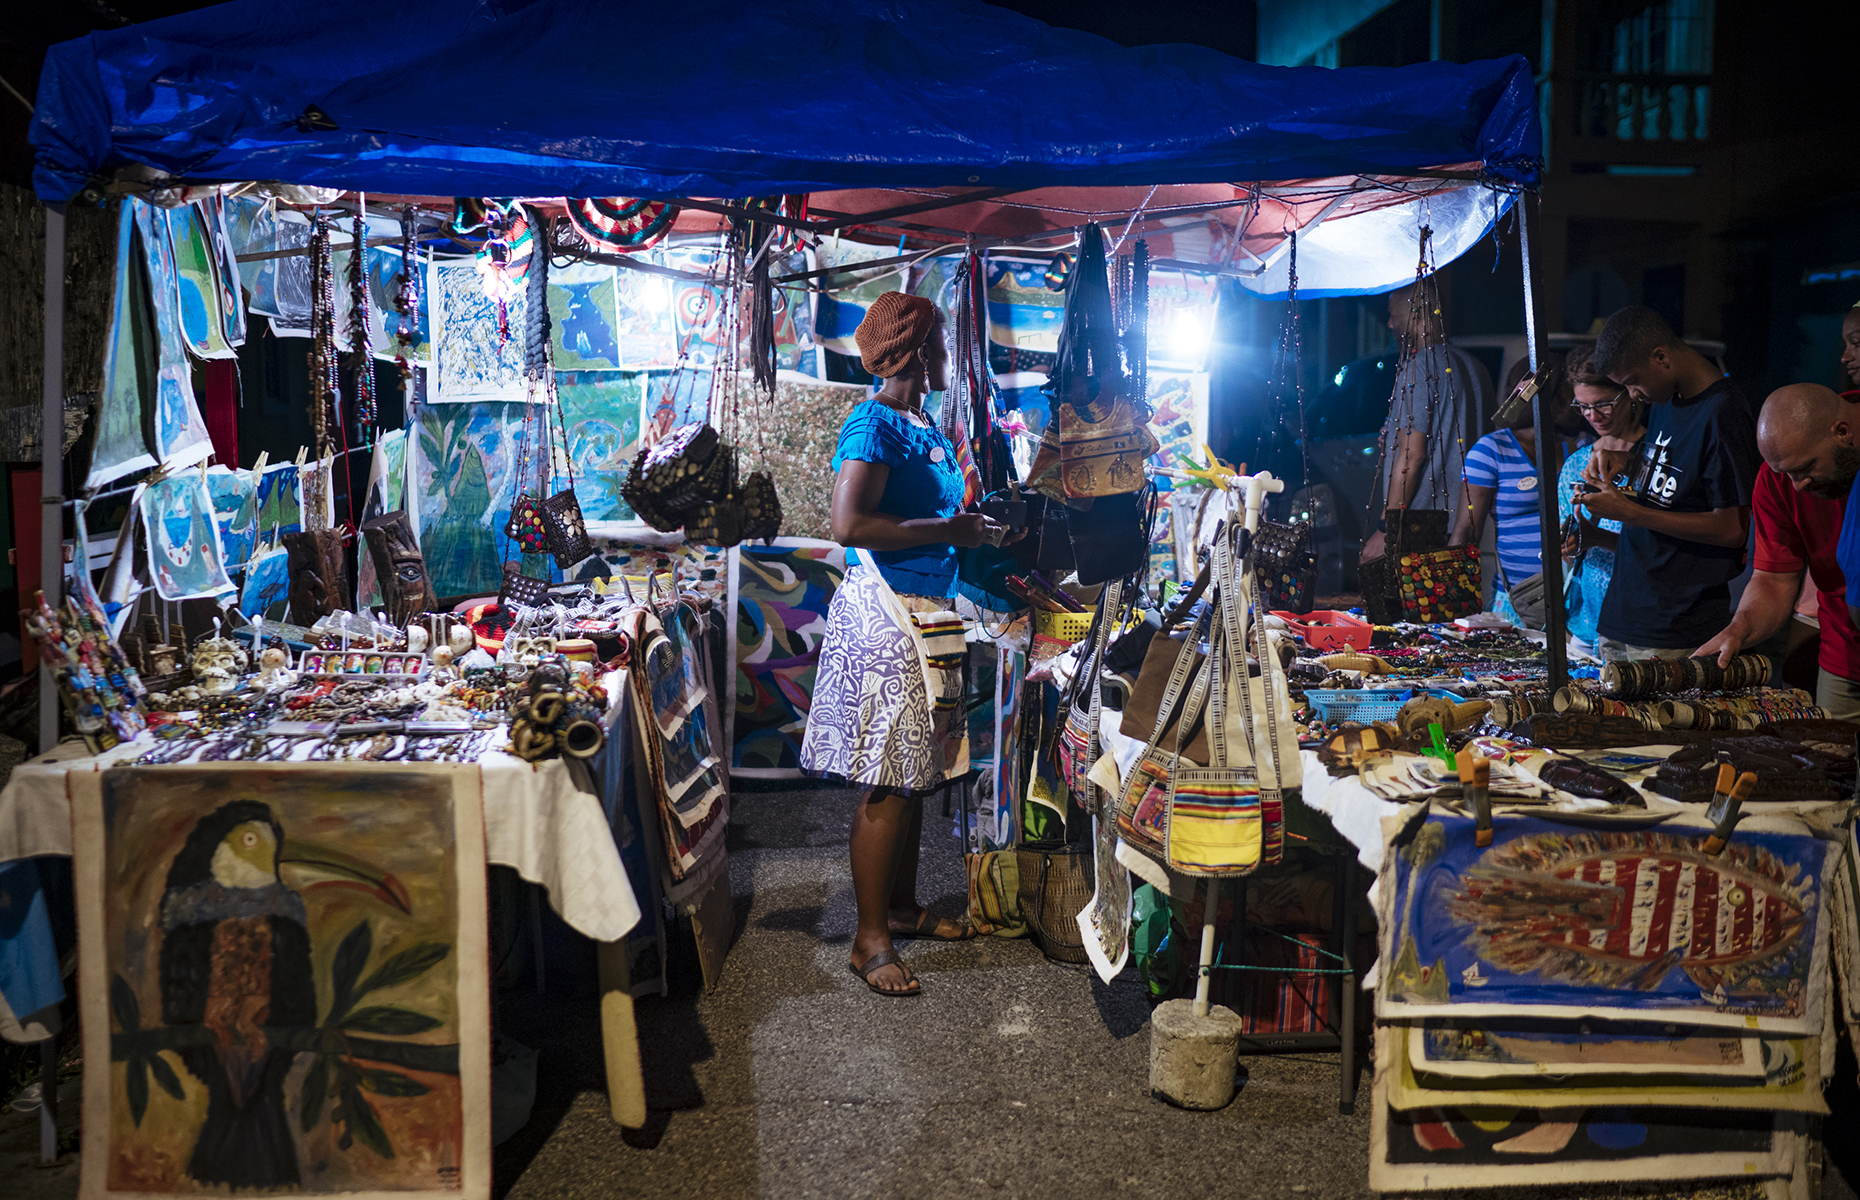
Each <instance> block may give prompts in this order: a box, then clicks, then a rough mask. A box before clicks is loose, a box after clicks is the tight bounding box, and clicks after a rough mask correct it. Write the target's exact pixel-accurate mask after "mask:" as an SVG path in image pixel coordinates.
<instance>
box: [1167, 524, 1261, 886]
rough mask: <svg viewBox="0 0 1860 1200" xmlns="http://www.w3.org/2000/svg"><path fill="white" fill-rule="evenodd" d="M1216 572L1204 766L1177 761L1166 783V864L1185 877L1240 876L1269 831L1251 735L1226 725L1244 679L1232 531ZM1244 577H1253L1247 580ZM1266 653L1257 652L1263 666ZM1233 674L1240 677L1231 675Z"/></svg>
mask: <svg viewBox="0 0 1860 1200" xmlns="http://www.w3.org/2000/svg"><path fill="white" fill-rule="evenodd" d="M1214 556H1215V559H1214V575H1215V580H1216V584H1215V586H1216V588H1217V589H1218V591H1219V596H1218V598H1217V600H1216V603H1218V604H1219V606H1220V610H1221V620H1220V624H1219V625H1218V627H1217V628H1216V630H1215V633H1214V637H1213V640H1212V643H1211V644H1210V646H1209V652H1208V670H1207V672H1206V673H1207V675H1208V677H1209V679H1208V689H1209V691H1210V692H1212V694H1213V698H1212V700H1211V702H1210V708H1209V712H1208V742H1209V761H1208V765H1207V766H1205V767H1187V766H1177V768H1176V770H1175V771H1174V773H1173V774H1172V775H1171V777H1170V781H1169V817H1168V821H1167V823H1166V825H1165V830H1166V834H1167V839H1168V840H1167V843H1166V847H1167V858H1166V861H1167V862H1168V865H1169V866H1170V867H1171V868H1172V869H1174V870H1176V871H1180V872H1182V873H1183V874H1185V875H1211V876H1220V875H1237V874H1244V873H1246V872H1249V871H1252V870H1255V869H1256V868H1258V867H1259V866H1260V864H1261V863H1262V862H1263V861H1264V860H1265V858H1266V848H1265V842H1266V831H1265V828H1264V822H1263V820H1262V812H1261V804H1260V787H1259V774H1258V772H1257V771H1256V770H1255V769H1254V767H1253V754H1252V747H1251V745H1250V744H1249V739H1248V738H1247V737H1245V736H1244V735H1241V734H1240V731H1238V730H1235V729H1233V728H1232V727H1230V726H1229V724H1228V700H1229V698H1230V693H1231V691H1232V690H1234V689H1235V684H1236V683H1237V684H1238V690H1240V691H1241V694H1242V696H1243V697H1245V702H1243V704H1242V710H1243V711H1246V710H1248V709H1249V708H1250V699H1251V697H1249V696H1247V695H1246V692H1247V688H1248V683H1249V680H1248V678H1247V666H1246V661H1247V660H1246V650H1247V647H1246V639H1245V634H1244V632H1243V630H1244V621H1243V619H1242V614H1241V611H1240V609H1241V604H1242V599H1241V595H1240V593H1241V591H1242V582H1243V581H1242V576H1241V573H1240V571H1239V570H1238V568H1237V565H1236V563H1235V562H1234V558H1233V544H1232V539H1231V527H1230V530H1227V531H1223V533H1222V535H1221V536H1220V537H1219V538H1217V539H1216V541H1215V547H1214ZM1246 582H1250V579H1248V580H1247V581H1246ZM1267 657H1268V656H1262V660H1261V662H1262V668H1265V666H1266V659H1267ZM1236 673H1237V675H1238V678H1237V680H1230V678H1229V676H1230V675H1235V674H1236Z"/></svg>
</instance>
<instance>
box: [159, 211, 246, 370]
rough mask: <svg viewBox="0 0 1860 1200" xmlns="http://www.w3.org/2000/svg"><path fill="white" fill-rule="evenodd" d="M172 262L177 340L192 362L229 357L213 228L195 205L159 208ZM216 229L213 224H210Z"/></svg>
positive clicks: (216, 240)
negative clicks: (165, 228)
mask: <svg viewBox="0 0 1860 1200" xmlns="http://www.w3.org/2000/svg"><path fill="white" fill-rule="evenodd" d="M160 212H161V216H162V221H163V223H164V224H165V225H166V227H167V232H168V246H169V253H170V254H171V255H172V256H173V259H174V285H175V311H176V312H177V313H178V314H179V316H180V328H181V338H182V341H183V342H184V343H185V344H186V346H187V349H188V350H189V352H191V353H192V354H193V355H194V356H195V357H196V358H233V357H235V356H236V354H237V351H236V350H235V349H234V348H233V347H232V346H231V345H229V344H228V343H227V341H226V314H225V302H226V299H227V296H226V294H225V292H224V291H223V290H222V289H221V287H220V280H219V270H220V264H219V246H218V242H219V239H218V237H217V236H215V235H216V234H217V232H218V231H217V229H216V228H212V227H210V224H209V222H210V218H209V216H208V214H207V213H205V212H204V211H203V210H202V209H201V207H200V206H199V205H198V204H184V205H182V206H181V207H179V208H165V209H161V210H160ZM212 224H213V225H217V222H213V223H212Z"/></svg>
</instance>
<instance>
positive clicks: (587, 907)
mask: <svg viewBox="0 0 1860 1200" xmlns="http://www.w3.org/2000/svg"><path fill="white" fill-rule="evenodd" d="M156 744H157V743H156V742H155V741H154V740H153V739H152V738H148V737H147V736H146V735H145V736H144V738H142V739H138V740H137V741H135V742H131V743H127V744H125V745H122V746H118V747H117V748H116V749H114V750H111V751H108V752H106V753H104V754H101V755H98V756H96V757H91V756H90V755H89V754H88V752H87V751H86V749H85V747H84V746H83V744H82V743H80V742H66V743H64V744H62V745H60V746H59V747H58V749H57V751H56V752H55V753H54V754H53V755H51V756H49V757H48V756H43V755H42V756H40V757H38V758H33V759H29V760H27V761H26V762H24V763H21V764H20V765H19V766H18V767H16V768H14V770H13V777H12V779H11V780H9V781H8V783H7V785H6V788H5V789H4V790H0V862H6V861H9V860H11V859H15V858H27V857H30V856H33V855H39V854H62V855H66V856H69V855H70V853H71V805H70V802H69V801H68V800H67V799H66V797H65V773H66V772H68V771H98V770H102V769H104V768H105V767H110V766H120V765H123V764H124V763H126V762H129V761H132V760H134V759H135V758H137V757H139V756H140V755H142V754H143V753H144V752H145V751H147V750H149V749H150V748H151V747H153V746H155V745H156ZM318 765H320V764H305V767H304V769H305V770H315V769H317V766H318ZM340 765H342V766H344V767H357V768H360V769H363V770H369V769H374V768H376V767H379V768H380V769H382V770H392V769H393V768H394V766H395V764H394V763H391V762H388V763H379V764H371V763H342V764H340ZM457 766H458V769H459V770H461V771H476V770H479V769H482V770H483V772H484V842H485V857H486V858H487V859H489V860H490V861H491V862H494V863H498V864H500V865H503V866H507V867H515V868H516V871H517V874H519V875H521V876H523V878H525V879H527V880H529V881H530V882H531V883H539V884H541V885H542V886H543V887H545V888H547V889H548V891H549V903H550V905H551V906H552V907H553V908H554V909H555V911H556V912H558V913H560V914H561V915H562V919H563V920H564V921H567V922H568V923H569V924H570V925H572V926H573V927H574V928H575V929H577V930H579V931H580V932H581V933H583V934H585V935H586V936H588V937H590V938H593V939H594V940H595V941H600V942H611V941H617V940H619V939H620V938H622V937H624V936H625V935H626V933H627V931H628V930H630V929H632V928H633V926H635V925H637V924H638V923H639V919H640V913H639V904H638V902H637V901H636V900H635V899H634V898H633V886H632V884H631V883H629V882H628V880H627V876H626V868H625V867H624V866H622V865H621V863H620V851H619V849H618V848H617V847H615V845H614V839H613V833H612V831H611V830H610V829H609V828H608V825H607V817H606V814H605V813H604V812H603V811H602V809H601V803H600V800H599V799H597V798H596V797H594V796H591V795H589V794H588V793H586V792H584V791H581V790H580V789H578V788H576V786H575V784H574V781H573V780H572V779H570V777H569V773H568V766H567V764H565V763H563V762H562V761H561V760H560V759H551V760H549V761H547V762H543V763H538V764H536V765H534V766H532V765H531V764H529V763H526V762H524V761H523V760H522V759H519V758H516V757H513V756H512V755H509V754H503V753H500V752H498V751H491V752H489V753H487V754H485V755H484V756H483V757H482V758H481V759H479V761H478V762H476V763H459V764H457ZM151 769H152V770H155V769H159V768H151Z"/></svg>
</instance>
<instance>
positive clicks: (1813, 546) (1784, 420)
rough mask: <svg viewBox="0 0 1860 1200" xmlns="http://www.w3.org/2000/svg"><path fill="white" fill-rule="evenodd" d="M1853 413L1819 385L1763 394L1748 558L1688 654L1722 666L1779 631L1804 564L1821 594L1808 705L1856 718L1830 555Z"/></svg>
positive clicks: (1859, 675) (1856, 662)
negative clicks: (1721, 612) (1726, 601)
mask: <svg viewBox="0 0 1860 1200" xmlns="http://www.w3.org/2000/svg"><path fill="white" fill-rule="evenodd" d="M1856 444H1860V409H1857V408H1856V407H1855V406H1854V405H1853V404H1851V403H1849V402H1848V401H1847V400H1845V399H1843V398H1842V397H1841V396H1840V395H1838V394H1836V393H1835V391H1834V390H1833V389H1832V388H1826V387H1822V386H1821V385H1820V384H1817V383H1798V384H1791V385H1790V386H1789V387H1786V388H1781V389H1779V390H1778V391H1776V392H1773V393H1771V395H1770V398H1769V399H1768V400H1767V401H1765V402H1764V405H1763V413H1762V416H1761V417H1760V418H1759V419H1758V421H1757V449H1758V450H1759V451H1760V452H1761V453H1762V455H1763V465H1762V466H1761V467H1759V468H1758V470H1757V482H1756V490H1755V494H1754V495H1753V496H1752V497H1751V500H1750V511H1751V516H1752V518H1753V520H1754V522H1755V525H1756V555H1755V558H1754V560H1753V562H1752V564H1751V565H1752V567H1753V570H1752V572H1751V576H1750V582H1749V583H1748V584H1747V585H1746V586H1745V588H1744V594H1743V597H1742V599H1740V600H1739V601H1738V604H1737V612H1736V613H1735V614H1734V615H1733V616H1732V617H1731V623H1730V624H1729V625H1727V626H1725V627H1724V629H1723V631H1721V632H1720V633H1719V634H1718V636H1717V637H1714V638H1712V639H1711V640H1710V641H1709V642H1706V643H1705V644H1704V645H1703V646H1700V647H1699V648H1698V650H1697V651H1696V652H1695V653H1697V654H1700V655H1706V654H1713V655H1716V656H1717V657H1718V661H1719V663H1720V664H1724V663H1729V662H1730V661H1731V656H1732V655H1734V654H1736V653H1737V652H1738V651H1739V650H1741V649H1743V648H1744V647H1746V646H1755V645H1756V644H1758V643H1759V642H1762V641H1763V640H1764V639H1766V638H1768V637H1770V636H1772V635H1773V634H1775V633H1776V632H1777V631H1778V630H1780V629H1782V627H1783V626H1784V625H1786V624H1787V623H1788V621H1789V618H1790V616H1791V615H1792V614H1793V613H1794V612H1795V603H1796V597H1797V595H1798V594H1799V593H1800V591H1801V587H1802V572H1803V570H1804V569H1806V570H1807V571H1808V573H1809V575H1810V577H1811V578H1812V579H1813V580H1814V584H1815V590H1816V591H1817V592H1819V593H1820V595H1819V597H1818V599H1819V600H1820V621H1821V678H1820V682H1819V685H1818V686H1817V687H1816V689H1815V702H1816V703H1817V704H1819V705H1820V706H1821V707H1823V708H1825V709H1827V710H1828V715H1829V716H1830V717H1834V718H1836V719H1838V720H1843V721H1853V720H1860V634H1856V632H1855V630H1854V626H1853V622H1852V621H1851V620H1850V619H1849V617H1848V613H1847V577H1846V575H1845V574H1844V573H1843V572H1842V571H1841V567H1840V564H1839V563H1838V562H1836V561H1835V557H1834V553H1835V547H1836V545H1837V544H1838V543H1839V541H1840V536H1841V523H1842V521H1843V520H1844V519H1845V517H1846V514H1847V494H1848V492H1849V491H1850V490H1851V489H1852V487H1853V481H1854V477H1855V475H1856V474H1860V471H1857V470H1856V466H1855V455H1854V453H1853V450H1854V447H1855V445H1856Z"/></svg>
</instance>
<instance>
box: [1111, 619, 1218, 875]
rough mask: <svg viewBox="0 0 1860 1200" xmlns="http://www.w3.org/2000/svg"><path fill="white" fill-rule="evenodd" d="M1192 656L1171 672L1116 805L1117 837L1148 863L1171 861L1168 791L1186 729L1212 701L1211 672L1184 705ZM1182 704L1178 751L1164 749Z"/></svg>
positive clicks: (1193, 638)
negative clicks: (1166, 735) (1208, 699)
mask: <svg viewBox="0 0 1860 1200" xmlns="http://www.w3.org/2000/svg"><path fill="white" fill-rule="evenodd" d="M1212 612H1213V608H1212V606H1210V607H1209V608H1206V609H1203V610H1202V614H1201V617H1200V619H1199V620H1197V621H1196V622H1195V625H1194V627H1193V628H1192V629H1191V630H1190V631H1189V634H1188V637H1189V641H1188V644H1189V645H1191V646H1197V645H1200V644H1201V640H1202V638H1203V637H1205V636H1206V635H1207V632H1208V624H1209V617H1210V616H1211V614H1212ZM1195 657H1196V656H1195V655H1193V654H1178V655H1177V656H1176V660H1175V667H1174V668H1173V669H1172V670H1171V671H1170V672H1169V683H1168V685H1167V686H1166V687H1165V688H1164V689H1163V698H1162V703H1161V704H1160V705H1158V706H1157V712H1156V724H1155V726H1154V727H1153V728H1152V730H1151V732H1150V739H1149V741H1148V742H1147V743H1145V744H1144V747H1143V753H1142V754H1141V755H1139V756H1138V757H1137V761H1136V762H1134V763H1132V764H1131V766H1130V770H1129V771H1128V772H1127V773H1126V774H1125V776H1124V792H1123V795H1122V796H1121V797H1119V800H1118V806H1117V836H1119V837H1120V838H1122V839H1124V843H1125V844H1126V845H1128V846H1129V847H1130V848H1131V849H1133V850H1136V851H1138V852H1140V853H1141V854H1143V855H1144V856H1145V857H1147V858H1152V859H1155V860H1156V861H1157V862H1166V861H1167V860H1168V847H1169V787H1170V781H1171V779H1173V778H1174V775H1175V770H1176V760H1177V758H1178V757H1179V756H1180V754H1181V752H1182V745H1181V743H1182V730H1183V728H1185V727H1186V728H1193V727H1194V724H1195V721H1196V720H1197V719H1198V718H1199V717H1200V716H1201V705H1202V702H1203V701H1204V700H1205V699H1206V697H1207V691H1208V677H1209V675H1211V674H1212V672H1210V671H1200V672H1197V673H1196V677H1195V686H1194V687H1193V688H1192V689H1189V691H1188V697H1187V700H1186V702H1184V701H1183V695H1182V693H1183V689H1184V687H1185V686H1186V684H1187V682H1188V672H1189V665H1190V664H1191V663H1192V662H1193V661H1194V659H1195ZM1178 704H1181V705H1182V710H1181V713H1180V719H1179V720H1175V722H1174V723H1175V747H1174V749H1173V750H1164V749H1162V748H1161V746H1160V743H1161V742H1162V738H1163V732H1164V730H1165V729H1167V728H1168V726H1169V725H1170V723H1171V721H1172V720H1173V719H1174V718H1176V716H1177V712H1176V708H1177V705H1178Z"/></svg>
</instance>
